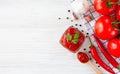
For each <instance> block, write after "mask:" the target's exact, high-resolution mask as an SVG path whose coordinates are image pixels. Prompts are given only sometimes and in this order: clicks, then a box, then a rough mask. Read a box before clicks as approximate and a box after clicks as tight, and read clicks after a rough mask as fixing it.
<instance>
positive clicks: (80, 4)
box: [71, 0, 90, 15]
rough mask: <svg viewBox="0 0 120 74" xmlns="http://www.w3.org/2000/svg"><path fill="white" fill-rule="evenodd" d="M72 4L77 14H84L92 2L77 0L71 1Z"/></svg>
mask: <svg viewBox="0 0 120 74" xmlns="http://www.w3.org/2000/svg"><path fill="white" fill-rule="evenodd" d="M71 6H72V8H73V12H74V13H75V14H80V15H82V14H85V13H86V12H87V11H88V10H89V7H90V2H89V1H87V0H75V1H73V2H72V3H71Z"/></svg>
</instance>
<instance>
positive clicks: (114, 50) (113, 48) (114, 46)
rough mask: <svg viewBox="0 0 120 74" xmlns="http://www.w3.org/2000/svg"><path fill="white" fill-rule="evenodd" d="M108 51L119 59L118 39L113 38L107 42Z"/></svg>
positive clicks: (119, 47)
mask: <svg viewBox="0 0 120 74" xmlns="http://www.w3.org/2000/svg"><path fill="white" fill-rule="evenodd" d="M107 47H108V51H109V52H110V54H111V55H112V56H114V57H117V58H120V39H119V38H114V39H112V40H110V41H109V42H108V45H107Z"/></svg>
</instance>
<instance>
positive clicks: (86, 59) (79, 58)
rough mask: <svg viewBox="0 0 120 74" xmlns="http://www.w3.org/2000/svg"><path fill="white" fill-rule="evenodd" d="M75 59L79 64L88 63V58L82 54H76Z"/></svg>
mask: <svg viewBox="0 0 120 74" xmlns="http://www.w3.org/2000/svg"><path fill="white" fill-rule="evenodd" d="M77 58H78V60H79V61H80V62H81V63H87V62H88V61H89V57H88V55H87V54H86V53H84V52H78V54H77Z"/></svg>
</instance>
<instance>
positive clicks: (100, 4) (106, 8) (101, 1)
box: [94, 0, 118, 15]
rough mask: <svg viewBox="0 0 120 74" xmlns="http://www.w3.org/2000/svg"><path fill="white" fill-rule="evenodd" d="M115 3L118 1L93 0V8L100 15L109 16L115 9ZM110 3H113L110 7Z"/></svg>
mask: <svg viewBox="0 0 120 74" xmlns="http://www.w3.org/2000/svg"><path fill="white" fill-rule="evenodd" d="M117 1H118V0H94V8H95V10H96V11H97V12H98V13H100V14H103V15H110V14H112V13H114V12H115V10H116V9H117V4H116V2H117ZM111 2H112V3H113V2H115V4H111V5H110V3H111Z"/></svg>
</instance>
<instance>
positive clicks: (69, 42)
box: [60, 27, 85, 52]
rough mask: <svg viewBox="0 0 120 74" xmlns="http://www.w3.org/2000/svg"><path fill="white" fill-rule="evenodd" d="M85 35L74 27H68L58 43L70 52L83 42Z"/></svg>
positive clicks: (74, 50)
mask: <svg viewBox="0 0 120 74" xmlns="http://www.w3.org/2000/svg"><path fill="white" fill-rule="evenodd" d="M84 40H85V36H84V35H83V33H82V32H80V31H79V30H78V29H76V28H74V27H69V28H68V29H67V30H66V31H65V32H64V34H63V35H62V37H61V39H60V43H61V44H62V45H63V46H64V47H65V48H67V49H68V50H70V51H72V52H76V51H77V50H78V49H79V48H80V46H81V45H82V44H83V42H84Z"/></svg>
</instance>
